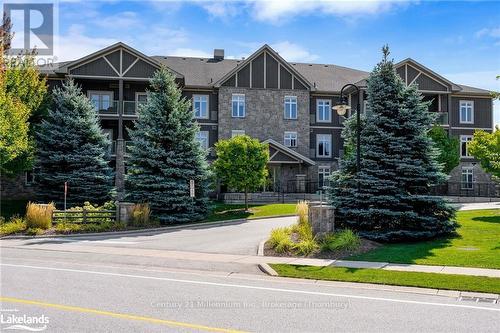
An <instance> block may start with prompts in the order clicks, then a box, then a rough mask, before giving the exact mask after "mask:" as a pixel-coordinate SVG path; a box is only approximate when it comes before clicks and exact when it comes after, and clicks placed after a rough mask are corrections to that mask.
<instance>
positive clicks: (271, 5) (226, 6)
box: [199, 0, 418, 24]
mask: <svg viewBox="0 0 500 333" xmlns="http://www.w3.org/2000/svg"><path fill="white" fill-rule="evenodd" d="M415 2H418V1H416V0H363V1H359V0H358V1H353V0H287V1H284V0H246V1H241V2H235V1H217V2H215V1H200V2H199V3H200V5H201V7H202V8H204V9H205V10H207V11H208V12H209V13H210V15H212V16H214V17H219V18H226V17H228V16H236V15H237V14H238V13H239V12H240V11H241V10H242V9H244V10H247V11H248V12H249V13H250V15H251V16H252V17H253V18H254V19H255V20H257V21H262V22H270V23H273V24H280V23H282V22H284V21H288V20H290V19H292V18H294V17H296V16H305V15H334V16H340V17H345V18H349V19H350V18H352V17H360V16H363V15H376V14H379V13H382V12H386V11H389V10H392V9H393V8H396V7H402V6H406V5H408V4H409V3H415ZM236 3H237V4H238V6H237V5H236Z"/></svg>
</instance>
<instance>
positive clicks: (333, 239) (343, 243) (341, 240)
mask: <svg viewBox="0 0 500 333" xmlns="http://www.w3.org/2000/svg"><path fill="white" fill-rule="evenodd" d="M360 245H361V240H360V238H359V236H358V235H357V234H356V233H354V232H353V231H352V230H350V229H344V230H342V231H339V232H337V233H334V234H328V235H326V236H325V237H324V238H323V239H322V241H321V250H322V251H341V250H347V251H353V250H356V249H357V248H358V247H359V246H360Z"/></svg>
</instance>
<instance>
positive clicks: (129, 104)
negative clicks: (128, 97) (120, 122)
mask: <svg viewBox="0 0 500 333" xmlns="http://www.w3.org/2000/svg"><path fill="white" fill-rule="evenodd" d="M140 103H141V102H139V103H137V102H136V101H123V104H122V106H123V115H125V116H135V115H136V114H137V107H138V105H139V104H140ZM119 105H120V102H119V101H113V102H112V103H111V105H110V106H109V107H108V108H103V109H100V110H99V114H100V115H118V106H119Z"/></svg>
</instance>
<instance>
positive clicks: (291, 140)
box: [284, 132, 297, 147]
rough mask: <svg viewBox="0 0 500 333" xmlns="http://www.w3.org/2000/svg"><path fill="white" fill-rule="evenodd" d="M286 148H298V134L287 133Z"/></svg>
mask: <svg viewBox="0 0 500 333" xmlns="http://www.w3.org/2000/svg"><path fill="white" fill-rule="evenodd" d="M284 142H285V146H287V147H297V132H285V139H284Z"/></svg>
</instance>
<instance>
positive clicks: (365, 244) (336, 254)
mask: <svg viewBox="0 0 500 333" xmlns="http://www.w3.org/2000/svg"><path fill="white" fill-rule="evenodd" d="M292 237H293V235H292ZM379 246H381V244H380V243H377V242H374V241H371V240H368V239H364V238H361V245H360V246H359V248H357V249H356V250H354V251H347V250H342V251H323V252H320V250H318V251H316V252H314V253H311V254H310V255H308V256H298V255H296V254H294V253H290V252H286V253H277V252H276V251H275V250H274V249H273V248H271V246H269V242H266V243H265V244H264V255H265V256H271V257H296V258H318V259H345V258H347V257H350V256H352V255H357V254H362V253H365V252H369V251H371V250H373V249H376V248H377V247H379Z"/></svg>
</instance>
